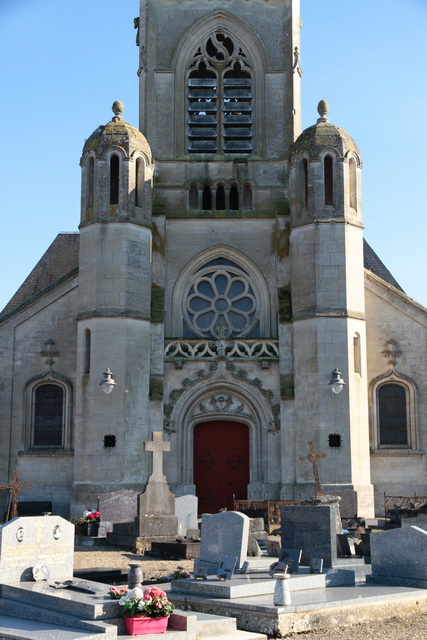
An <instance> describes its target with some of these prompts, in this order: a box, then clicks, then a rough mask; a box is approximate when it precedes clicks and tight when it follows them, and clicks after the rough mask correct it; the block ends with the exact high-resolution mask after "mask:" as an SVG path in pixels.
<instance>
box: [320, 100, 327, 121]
mask: <svg viewBox="0 0 427 640" xmlns="http://www.w3.org/2000/svg"><path fill="white" fill-rule="evenodd" d="M328 111H329V105H328V103H327V102H326V100H321V101H320V102H319V104H318V105H317V113H318V114H319V116H320V118H318V120H317V122H329V120H328V118H327V117H326V114H327V113H328Z"/></svg>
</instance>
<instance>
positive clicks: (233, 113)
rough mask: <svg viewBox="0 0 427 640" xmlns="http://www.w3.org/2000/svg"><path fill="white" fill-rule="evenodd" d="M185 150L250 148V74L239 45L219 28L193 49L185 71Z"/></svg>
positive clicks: (244, 151)
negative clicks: (186, 100)
mask: <svg viewBox="0 0 427 640" xmlns="http://www.w3.org/2000/svg"><path fill="white" fill-rule="evenodd" d="M187 95H188V151H189V152H190V153H225V154H228V153H244V154H248V153H251V151H252V74H251V69H250V66H249V63H248V59H247V56H246V54H245V52H244V51H243V49H242V47H241V46H240V45H239V44H238V43H237V42H236V41H235V40H234V39H232V38H231V37H230V36H229V35H227V34H225V33H223V32H222V31H215V32H214V33H212V34H211V35H210V36H209V37H208V38H207V39H206V40H205V41H204V43H203V44H202V45H201V46H200V47H198V48H197V50H196V52H195V53H194V56H193V59H192V62H191V65H190V68H189V74H188V94H187Z"/></svg>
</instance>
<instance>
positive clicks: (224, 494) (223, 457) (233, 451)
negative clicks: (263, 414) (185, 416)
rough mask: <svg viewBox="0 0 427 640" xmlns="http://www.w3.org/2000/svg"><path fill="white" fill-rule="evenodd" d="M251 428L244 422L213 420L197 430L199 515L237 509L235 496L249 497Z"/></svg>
mask: <svg viewBox="0 0 427 640" xmlns="http://www.w3.org/2000/svg"><path fill="white" fill-rule="evenodd" d="M248 483H249V429H248V427H247V425H246V424H243V423H242V422H234V421H231V420H212V421H209V422H200V423H199V424H196V426H195V428H194V484H195V485H196V495H197V497H198V498H199V513H216V512H217V511H219V510H220V509H223V508H224V507H226V508H227V509H228V510H232V509H233V494H234V495H235V496H236V498H238V499H241V500H244V499H246V498H247V486H248Z"/></svg>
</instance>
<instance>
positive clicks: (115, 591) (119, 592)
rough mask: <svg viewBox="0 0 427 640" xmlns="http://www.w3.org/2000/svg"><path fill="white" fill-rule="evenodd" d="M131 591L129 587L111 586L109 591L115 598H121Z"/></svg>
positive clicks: (111, 596)
mask: <svg viewBox="0 0 427 640" xmlns="http://www.w3.org/2000/svg"><path fill="white" fill-rule="evenodd" d="M128 592H129V589H128V587H110V589H109V591H108V593H109V594H110V598H113V600H119V599H120V598H122V597H123V596H125V595H127V593H128Z"/></svg>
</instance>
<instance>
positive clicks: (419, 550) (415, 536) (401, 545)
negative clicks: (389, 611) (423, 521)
mask: <svg viewBox="0 0 427 640" xmlns="http://www.w3.org/2000/svg"><path fill="white" fill-rule="evenodd" d="M371 564H372V576H367V580H368V581H369V582H375V583H377V584H386V585H398V586H405V587H417V588H419V589H427V531H425V530H424V529H421V528H420V527H416V526H412V527H405V528H403V529H391V530H389V531H381V532H378V533H373V534H371Z"/></svg>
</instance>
